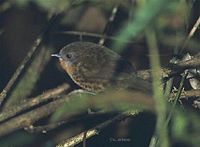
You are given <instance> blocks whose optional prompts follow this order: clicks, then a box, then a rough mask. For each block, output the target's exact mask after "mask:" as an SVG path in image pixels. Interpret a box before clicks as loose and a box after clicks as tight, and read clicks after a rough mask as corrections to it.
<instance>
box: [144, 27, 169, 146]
mask: <svg viewBox="0 0 200 147" xmlns="http://www.w3.org/2000/svg"><path fill="white" fill-rule="evenodd" d="M145 33H146V40H147V44H148V47H149V53H150V63H151V69H152V79H153V81H152V82H153V83H152V84H153V93H154V100H155V104H156V106H155V107H156V114H157V124H156V133H157V135H158V139H159V142H160V146H161V147H168V146H169V142H168V135H167V127H166V125H163V124H165V120H166V101H165V99H164V98H163V97H164V95H163V90H162V84H161V81H160V79H161V73H160V72H159V71H160V60H159V53H158V47H157V41H156V35H155V32H154V30H153V28H150V27H149V28H147V29H146V31H145Z"/></svg>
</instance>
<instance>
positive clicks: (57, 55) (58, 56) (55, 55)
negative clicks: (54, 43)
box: [51, 53, 61, 58]
mask: <svg viewBox="0 0 200 147" xmlns="http://www.w3.org/2000/svg"><path fill="white" fill-rule="evenodd" d="M51 56H52V57H57V58H61V55H60V54H59V53H58V54H51Z"/></svg>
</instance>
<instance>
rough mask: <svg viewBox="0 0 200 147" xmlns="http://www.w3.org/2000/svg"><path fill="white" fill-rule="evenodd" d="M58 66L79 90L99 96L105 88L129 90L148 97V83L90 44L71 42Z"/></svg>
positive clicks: (126, 64) (60, 55) (122, 61)
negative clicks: (138, 91) (140, 92)
mask: <svg viewBox="0 0 200 147" xmlns="http://www.w3.org/2000/svg"><path fill="white" fill-rule="evenodd" d="M52 56H56V57H58V58H59V61H60V63H61V66H62V67H63V69H64V70H65V71H66V72H67V73H68V75H69V76H70V77H71V79H72V80H73V81H74V82H75V83H76V84H78V85H79V86H80V87H81V88H83V89H85V90H88V91H91V92H99V91H103V90H104V89H106V88H116V89H121V88H123V89H124V88H130V89H133V90H140V91H143V92H147V93H149V92H150V91H151V85H150V83H149V82H147V81H145V80H143V79H141V78H139V77H137V76H136V74H135V73H134V72H135V69H134V67H133V66H132V64H131V63H130V62H128V61H127V60H125V59H123V58H122V57H121V56H120V55H118V54H117V53H115V52H114V51H112V50H110V49H109V48H107V47H104V46H101V45H98V44H95V43H91V42H74V43H71V44H69V45H66V46H64V47H63V48H62V49H61V50H60V52H59V53H58V54H53V55H52Z"/></svg>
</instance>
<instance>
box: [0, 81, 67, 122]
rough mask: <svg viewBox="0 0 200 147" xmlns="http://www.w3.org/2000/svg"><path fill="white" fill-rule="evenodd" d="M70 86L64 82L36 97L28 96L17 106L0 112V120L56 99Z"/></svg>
mask: <svg viewBox="0 0 200 147" xmlns="http://www.w3.org/2000/svg"><path fill="white" fill-rule="evenodd" d="M68 88H69V85H68V84H63V85H60V86H58V87H57V88H54V89H51V90H48V91H46V92H45V93H43V94H41V95H38V96H36V97H34V98H27V99H26V100H25V101H23V102H22V103H20V104H19V105H17V106H13V107H9V109H6V110H5V111H3V112H2V113H1V114H0V122H2V121H5V120H6V119H8V118H11V117H13V116H15V115H16V114H18V113H20V112H22V111H25V110H27V109H30V108H32V107H34V106H37V105H39V104H41V103H43V102H45V101H49V100H52V99H56V98H55V96H58V95H59V94H61V93H62V92H64V91H66V90H67V89H68Z"/></svg>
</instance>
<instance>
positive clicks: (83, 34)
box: [56, 31, 134, 43]
mask: <svg viewBox="0 0 200 147" xmlns="http://www.w3.org/2000/svg"><path fill="white" fill-rule="evenodd" d="M56 33H58V34H64V35H65V34H66V35H76V36H88V37H97V38H104V39H110V40H114V41H119V39H117V37H111V36H106V35H102V34H96V33H89V32H81V31H65V32H56ZM124 42H126V43H134V41H128V40H127V41H124Z"/></svg>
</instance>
